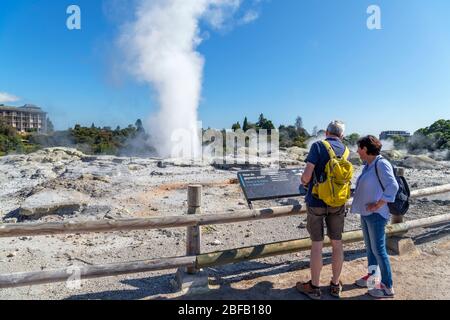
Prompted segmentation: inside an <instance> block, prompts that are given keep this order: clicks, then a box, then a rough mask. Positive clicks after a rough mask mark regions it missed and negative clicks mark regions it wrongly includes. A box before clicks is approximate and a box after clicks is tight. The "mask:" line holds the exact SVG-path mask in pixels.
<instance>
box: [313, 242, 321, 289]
mask: <svg viewBox="0 0 450 320" xmlns="http://www.w3.org/2000/svg"><path fill="white" fill-rule="evenodd" d="M322 248H323V242H322V241H313V242H312V247H311V263H310V264H311V265H310V267H311V280H312V284H313V286H316V287H319V286H320V272H321V271H322V266H323V262H322Z"/></svg>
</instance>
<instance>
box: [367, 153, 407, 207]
mask: <svg viewBox="0 0 450 320" xmlns="http://www.w3.org/2000/svg"><path fill="white" fill-rule="evenodd" d="M379 160H380V159H378V160H377V162H376V163H375V172H376V173H377V178H378V181H379V182H380V185H381V188H382V189H383V192H384V190H385V188H384V186H383V184H382V183H381V179H380V175H379V174H378V166H377V165H378V161H379ZM391 165H392V164H391ZM392 167H393V166H392ZM393 168H394V167H393ZM394 174H395V168H394ZM395 180H397V183H398V192H397V195H396V196H395V202H392V203H388V206H389V211H390V212H391V214H392V215H394V216H404V215H405V214H406V212H408V209H409V198H410V197H411V192H410V190H409V186H408V182H407V181H406V179H405V177H403V176H397V175H396V174H395Z"/></svg>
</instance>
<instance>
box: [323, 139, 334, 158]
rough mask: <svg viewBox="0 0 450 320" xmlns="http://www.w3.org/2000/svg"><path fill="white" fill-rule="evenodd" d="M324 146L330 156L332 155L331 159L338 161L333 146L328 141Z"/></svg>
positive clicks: (325, 141)
mask: <svg viewBox="0 0 450 320" xmlns="http://www.w3.org/2000/svg"><path fill="white" fill-rule="evenodd" d="M322 144H323V145H324V146H325V149H327V151H328V154H329V155H330V159H336V158H337V157H336V153H335V152H334V150H333V148H332V147H331V144H330V143H329V142H328V141H327V140H323V141H322Z"/></svg>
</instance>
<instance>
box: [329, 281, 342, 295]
mask: <svg viewBox="0 0 450 320" xmlns="http://www.w3.org/2000/svg"><path fill="white" fill-rule="evenodd" d="M342 287H343V283H342V281H339V283H338V284H334V283H333V281H330V294H331V295H332V296H333V297H335V298H340V297H341V293H342Z"/></svg>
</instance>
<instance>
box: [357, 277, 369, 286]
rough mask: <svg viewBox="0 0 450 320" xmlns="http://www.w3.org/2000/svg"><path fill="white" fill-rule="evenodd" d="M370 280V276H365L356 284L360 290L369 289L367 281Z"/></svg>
mask: <svg viewBox="0 0 450 320" xmlns="http://www.w3.org/2000/svg"><path fill="white" fill-rule="evenodd" d="M369 278H370V274H368V275H365V276H364V277H362V278H361V279H358V280H356V281H355V284H356V285H357V286H358V287H360V288H367V281H368V280H369Z"/></svg>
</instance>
